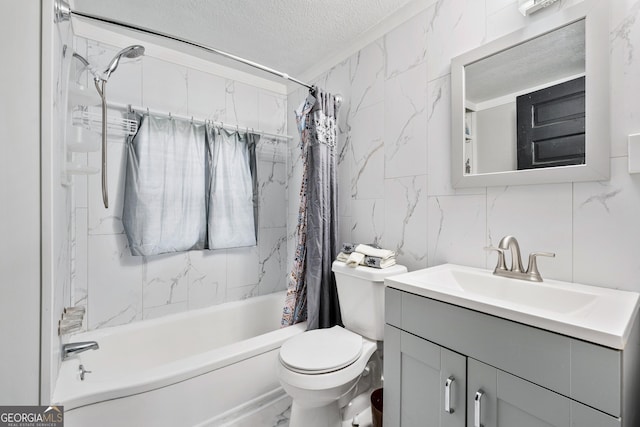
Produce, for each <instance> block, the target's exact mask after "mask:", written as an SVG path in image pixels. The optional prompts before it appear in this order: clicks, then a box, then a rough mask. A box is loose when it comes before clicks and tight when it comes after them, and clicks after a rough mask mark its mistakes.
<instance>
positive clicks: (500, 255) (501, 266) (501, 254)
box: [484, 246, 507, 271]
mask: <svg viewBox="0 0 640 427" xmlns="http://www.w3.org/2000/svg"><path fill="white" fill-rule="evenodd" d="M484 250H485V251H487V252H491V251H496V252H497V253H498V263H497V264H496V268H495V269H494V271H496V270H506V269H507V264H506V262H505V260H504V251H505V250H504V249H501V248H496V247H495V246H485V247H484Z"/></svg>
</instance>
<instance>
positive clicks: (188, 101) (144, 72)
mask: <svg viewBox="0 0 640 427" xmlns="http://www.w3.org/2000/svg"><path fill="white" fill-rule="evenodd" d="M74 45H75V49H76V50H78V51H79V53H81V54H82V55H86V57H87V58H88V59H89V61H90V62H91V63H92V64H98V66H97V68H98V69H100V68H101V67H106V65H107V64H108V62H109V61H110V60H111V58H112V57H113V56H114V55H115V54H116V53H117V52H118V49H117V48H115V47H113V46H107V45H104V44H102V43H98V42H95V41H91V40H85V39H82V38H76V40H75V41H74ZM84 74H85V75H83V76H80V77H81V78H80V79H79V80H80V81H81V83H82V84H84V85H85V86H86V85H88V83H90V81H89V80H87V77H86V73H84ZM88 89H89V91H92V90H93V87H88ZM90 93H91V92H90ZM106 93H107V98H108V100H109V101H110V102H115V103H121V104H133V105H140V106H148V107H149V108H150V109H152V110H155V111H164V112H167V113H168V112H171V113H173V114H176V115H185V116H194V117H195V118H198V119H210V120H216V121H221V122H224V123H230V124H231V123H232V124H238V125H239V126H240V127H241V128H253V129H260V130H263V131H265V132H270V133H275V134H284V133H285V132H286V131H287V98H286V96H283V95H279V94H277V93H274V92H270V91H268V90H264V89H261V88H258V87H254V86H250V85H248V84H244V83H238V82H235V81H233V80H229V79H225V78H222V77H219V76H216V75H212V74H208V73H205V72H202V71H199V70H195V69H190V68H187V67H185V66H182V65H179V64H173V63H169V62H166V61H163V60H160V59H157V58H154V57H150V56H144V57H142V58H139V59H136V60H123V61H122V62H121V64H120V65H119V67H118V69H117V70H116V71H115V72H114V73H113V74H112V76H111V78H110V79H109V81H108V83H107V90H106ZM110 114H119V113H118V112H117V111H116V110H110ZM287 151H288V146H287V143H286V141H280V140H278V141H276V140H274V139H263V140H261V141H260V142H259V144H258V149H257V163H258V164H257V167H258V187H259V189H258V190H259V204H260V205H259V226H260V229H259V233H258V234H259V239H258V246H256V247H253V248H238V249H229V250H216V251H210V252H209V251H206V252H205V251H192V252H188V253H179V254H166V255H160V256H154V257H133V256H131V255H130V253H129V249H128V246H127V239H126V236H125V235H124V228H123V225H122V218H121V215H122V207H123V196H124V179H125V172H124V166H125V164H126V158H127V145H126V142H125V139H124V138H123V137H122V136H120V135H117V134H111V135H110V138H109V145H108V159H109V167H108V183H109V196H110V197H109V198H110V205H109V208H108V209H105V208H104V207H103V206H102V200H101V196H100V194H101V190H100V185H101V184H100V176H99V175H90V176H89V177H82V176H76V177H75V178H74V185H73V187H72V188H73V190H72V193H73V201H72V202H71V204H70V205H72V209H73V212H74V215H73V217H72V218H71V216H70V218H71V220H72V221H73V227H74V228H73V233H67V234H68V235H71V236H72V239H71V240H70V241H71V245H72V248H73V251H72V252H73V254H72V256H73V259H72V260H71V261H70V263H71V265H72V266H73V272H72V276H71V277H72V284H71V286H69V285H68V284H67V285H66V286H65V287H64V288H65V289H70V291H69V292H70V293H71V295H72V296H71V298H70V299H71V300H72V302H73V303H75V304H78V305H86V306H87V318H88V322H87V326H88V328H89V329H95V328H101V327H107V326H115V325H119V324H123V323H129V322H131V321H136V320H141V319H147V318H152V317H158V316H164V315H167V314H171V313H175V312H180V311H184V310H188V309H194V308H202V307H206V306H209V305H214V304H219V303H222V302H226V301H232V300H236V299H241V298H246V297H248V296H253V295H259V294H264V293H270V292H275V291H279V290H284V289H286V270H287V268H288V263H287V259H286V258H287V256H286V254H287V193H286V191H287V186H288V180H289V179H290V176H289V175H288V169H287V157H288V155H287ZM74 156H75V158H76V159H77V160H81V161H86V162H88V164H89V165H90V166H94V167H99V166H100V156H99V153H89V154H88V155H87V154H80V155H79V154H75V155H74ZM61 262H65V261H64V259H62V261H61ZM67 262H69V261H67Z"/></svg>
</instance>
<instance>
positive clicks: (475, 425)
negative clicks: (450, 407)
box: [473, 389, 484, 427]
mask: <svg viewBox="0 0 640 427" xmlns="http://www.w3.org/2000/svg"><path fill="white" fill-rule="evenodd" d="M482 396H484V392H483V391H482V389H481V390H478V391H477V392H476V397H475V399H474V403H473V406H474V409H475V411H474V418H473V427H482V424H481V423H480V420H481V419H482V415H481V403H482Z"/></svg>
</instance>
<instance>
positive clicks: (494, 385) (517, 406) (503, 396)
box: [467, 358, 620, 427]
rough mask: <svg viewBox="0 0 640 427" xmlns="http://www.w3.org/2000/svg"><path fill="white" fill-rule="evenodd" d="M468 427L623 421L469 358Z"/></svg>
mask: <svg viewBox="0 0 640 427" xmlns="http://www.w3.org/2000/svg"><path fill="white" fill-rule="evenodd" d="M467 365H468V372H467V374H468V379H467V381H468V382H467V413H468V417H467V426H468V427H480V426H482V427H514V426H517V427H550V426H553V427H578V426H579V427H605V426H607V427H609V426H611V427H615V426H620V419H619V418H614V417H611V416H609V415H607V414H604V413H603V412H600V411H597V410H595V409H593V408H590V407H588V406H585V405H582V404H580V403H578V402H575V401H573V400H571V399H569V398H567V397H565V396H562V395H560V394H557V393H554V392H552V391H550V390H548V389H546V388H543V387H540V386H538V385H536V384H533V383H530V382H528V381H525V380H523V379H521V378H518V377H515V376H513V375H511V374H508V373H506V372H503V371H500V370H498V369H496V368H494V367H492V366H489V365H486V364H484V363H482V362H478V361H477V360H475V359H472V358H468V359H467Z"/></svg>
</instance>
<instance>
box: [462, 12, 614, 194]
mask: <svg viewBox="0 0 640 427" xmlns="http://www.w3.org/2000/svg"><path fill="white" fill-rule="evenodd" d="M608 3H609V1H608V0H584V1H583V2H582V3H579V4H577V5H576V6H572V7H570V8H567V9H562V10H560V11H558V12H555V13H554V14H552V15H550V16H548V17H545V18H544V19H542V20H540V21H536V22H533V23H530V24H528V25H527V26H525V27H524V28H522V29H520V30H517V31H515V32H513V33H511V34H508V35H506V36H503V37H501V38H498V39H496V40H494V41H491V42H489V43H486V44H484V45H482V46H480V47H478V48H476V49H473V50H471V51H469V52H467V53H464V54H462V55H460V56H457V57H455V58H453V59H452V60H451V183H452V185H453V187H454V188H466V187H489V186H502V185H524V184H546V183H559V182H580V181H605V180H608V179H609V176H610V146H611V141H610V139H611V136H610V132H609V126H610V124H609V122H610V118H609V112H610V109H609V62H610V61H609V6H608ZM581 19H585V49H586V52H585V74H586V76H587V78H586V83H585V91H586V94H585V98H586V100H585V102H586V105H585V108H586V110H585V115H586V123H585V150H586V152H585V164H583V165H572V166H556V167H549V168H540V169H523V170H515V171H504V172H491V173H483V174H475V175H474V174H471V175H465V174H464V153H463V148H464V147H463V144H464V106H465V74H464V73H465V69H464V68H465V65H467V64H471V63H473V62H476V61H479V60H481V59H483V58H486V57H489V56H491V55H493V54H495V53H497V52H501V51H503V50H506V49H509V48H510V47H513V46H516V45H519V44H521V43H524V42H526V41H528V40H531V39H533V38H535V37H538V36H540V35H542V34H545V33H548V32H550V31H553V30H555V29H557V28H559V27H563V26H565V25H568V24H571V23H573V22H576V21H579V20H581Z"/></svg>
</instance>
